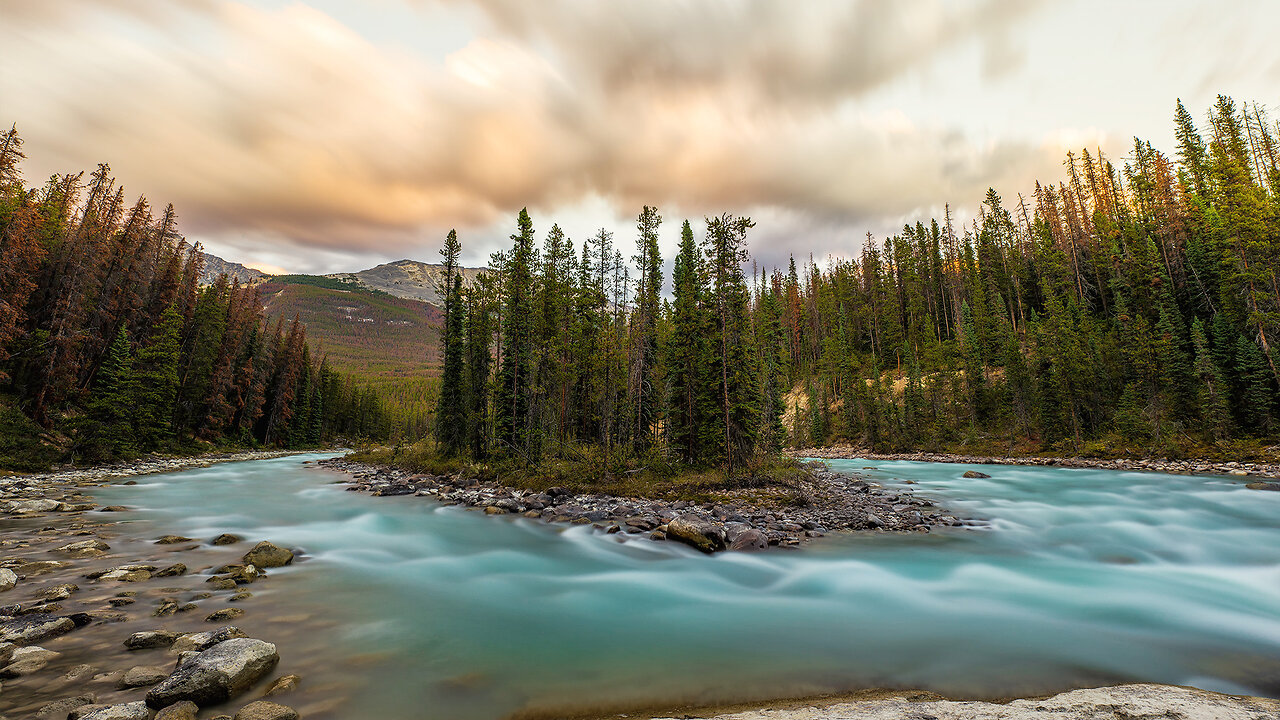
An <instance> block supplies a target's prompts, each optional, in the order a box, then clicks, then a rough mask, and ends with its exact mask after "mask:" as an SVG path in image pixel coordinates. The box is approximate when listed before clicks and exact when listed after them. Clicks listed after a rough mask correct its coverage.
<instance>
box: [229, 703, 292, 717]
mask: <svg viewBox="0 0 1280 720" xmlns="http://www.w3.org/2000/svg"><path fill="white" fill-rule="evenodd" d="M235 720H298V712H297V711H296V710H294V709H293V708H291V707H289V706H288V705H281V704H279V703H273V702H269V701H267V700H259V701H257V702H251V703H249V704H248V705H245V706H244V707H243V708H241V709H240V712H238V713H236V717H235Z"/></svg>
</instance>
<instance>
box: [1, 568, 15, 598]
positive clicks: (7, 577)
mask: <svg viewBox="0 0 1280 720" xmlns="http://www.w3.org/2000/svg"><path fill="white" fill-rule="evenodd" d="M17 584H18V574H17V573H15V572H14V571H12V570H10V569H9V568H0V592H6V591H8V590H12V589H13V588H14V586H16V585H17Z"/></svg>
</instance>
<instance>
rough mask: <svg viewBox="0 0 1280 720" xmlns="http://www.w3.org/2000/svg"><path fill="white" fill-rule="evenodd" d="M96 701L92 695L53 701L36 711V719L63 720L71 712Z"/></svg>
mask: <svg viewBox="0 0 1280 720" xmlns="http://www.w3.org/2000/svg"><path fill="white" fill-rule="evenodd" d="M96 699H97V698H95V697H94V696H93V695H76V696H75V697H69V698H63V699H61V700H55V701H53V702H51V703H49V704H48V705H45V706H44V707H42V708H40V709H39V710H37V711H36V717H37V718H39V719H40V720H45V718H56V719H57V720H63V719H64V718H66V717H67V716H68V715H70V714H71V712H72V711H73V710H76V709H77V708H82V707H84V706H85V705H92V704H93V703H94V701H95V700H96Z"/></svg>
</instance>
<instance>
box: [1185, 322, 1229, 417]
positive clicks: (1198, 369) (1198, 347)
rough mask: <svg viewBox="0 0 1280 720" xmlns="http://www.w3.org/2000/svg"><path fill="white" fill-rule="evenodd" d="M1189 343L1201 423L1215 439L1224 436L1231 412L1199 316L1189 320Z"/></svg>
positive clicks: (1224, 387)
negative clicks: (1193, 358) (1191, 350)
mask: <svg viewBox="0 0 1280 720" xmlns="http://www.w3.org/2000/svg"><path fill="white" fill-rule="evenodd" d="M1191 344H1192V346H1193V347H1194V348H1195V381H1196V388H1197V392H1196V400H1197V405H1198V406H1199V408H1200V424H1201V428H1202V429H1204V430H1205V431H1207V432H1209V433H1212V434H1213V438H1214V439H1215V440H1223V439H1226V437H1227V435H1228V434H1229V432H1230V428H1231V411H1230V409H1229V408H1228V407H1227V385H1226V383H1225V382H1224V381H1223V380H1222V373H1221V372H1219V371H1218V364H1217V363H1216V362H1214V360H1213V356H1212V355H1211V354H1210V353H1209V343H1208V340H1206V338H1205V334H1204V325H1203V324H1202V323H1201V322H1200V318H1196V319H1195V320H1193V321H1191Z"/></svg>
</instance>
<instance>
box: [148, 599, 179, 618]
mask: <svg viewBox="0 0 1280 720" xmlns="http://www.w3.org/2000/svg"><path fill="white" fill-rule="evenodd" d="M176 612H178V603H176V602H165V603H160V607H158V608H156V609H155V612H153V613H151V614H152V615H154V616H156V617H169V616H170V615H172V614H174V613H176Z"/></svg>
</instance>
